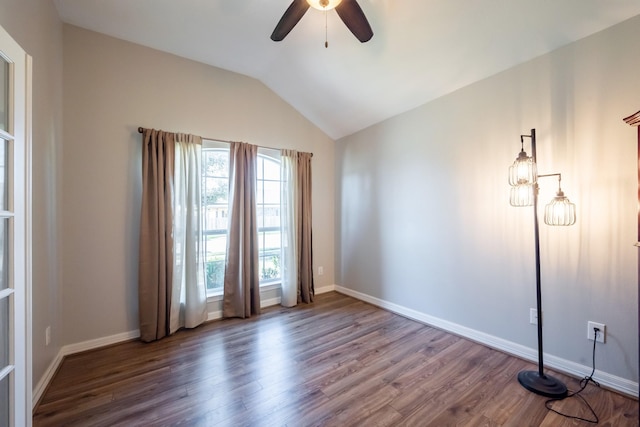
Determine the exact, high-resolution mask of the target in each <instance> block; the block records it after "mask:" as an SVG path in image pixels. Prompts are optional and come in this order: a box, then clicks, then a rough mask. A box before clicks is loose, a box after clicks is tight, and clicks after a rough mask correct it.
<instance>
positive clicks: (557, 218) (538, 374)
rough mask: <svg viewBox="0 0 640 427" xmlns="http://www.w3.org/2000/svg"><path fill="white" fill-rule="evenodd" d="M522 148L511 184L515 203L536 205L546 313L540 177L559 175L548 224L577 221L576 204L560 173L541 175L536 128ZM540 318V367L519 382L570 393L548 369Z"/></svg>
mask: <svg viewBox="0 0 640 427" xmlns="http://www.w3.org/2000/svg"><path fill="white" fill-rule="evenodd" d="M524 138H531V157H529V156H528V155H527V153H526V152H525V151H524ZM520 144H521V149H520V153H519V154H518V157H517V158H516V160H515V162H514V163H513V165H511V167H510V168H509V184H510V185H511V191H510V194H509V203H510V204H511V206H518V207H521V206H533V219H534V223H533V227H534V228H533V230H534V240H535V262H536V300H537V301H536V302H537V305H536V307H537V308H536V309H537V312H538V313H542V287H541V280H540V231H539V224H538V190H539V187H538V179H539V178H543V177H549V176H557V177H558V192H557V193H556V196H555V197H554V198H553V200H552V201H551V202H550V203H549V204H548V205H547V206H546V207H545V215H544V222H545V224H548V225H573V224H575V222H576V206H575V205H574V204H573V203H571V202H570V201H569V199H567V197H565V195H564V192H563V191H562V189H561V187H560V181H561V178H562V177H561V175H560V174H559V173H553V174H545V175H539V174H538V172H537V166H536V130H535V129H531V135H520ZM539 319H540V320H539V321H538V370H537V371H521V372H519V373H518V382H520V384H521V385H522V386H523V387H524V388H526V389H527V390H529V391H531V392H533V393H536V394H540V395H542V396H546V397H550V398H562V397H565V396H566V395H567V386H565V385H564V384H563V383H562V381H560V380H558V379H557V378H554V377H552V376H551V375H547V374H545V373H544V361H543V358H542V355H543V351H542V321H541V317H539Z"/></svg>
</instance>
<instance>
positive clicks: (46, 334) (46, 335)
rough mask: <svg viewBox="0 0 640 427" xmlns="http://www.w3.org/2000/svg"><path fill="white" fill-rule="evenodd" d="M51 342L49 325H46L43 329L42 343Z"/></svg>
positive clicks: (47, 343)
mask: <svg viewBox="0 0 640 427" xmlns="http://www.w3.org/2000/svg"><path fill="white" fill-rule="evenodd" d="M49 344H51V326H47V328H46V329H45V330H44V345H45V346H46V345H49Z"/></svg>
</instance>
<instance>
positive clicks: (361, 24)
mask: <svg viewBox="0 0 640 427" xmlns="http://www.w3.org/2000/svg"><path fill="white" fill-rule="evenodd" d="M336 12H337V13H338V16H339V17H340V19H342V22H344V25H346V26H347V28H349V30H351V32H352V33H353V35H354V36H356V38H357V39H358V40H360V41H361V42H362V43H364V42H367V41H369V40H371V37H373V30H372V29H371V26H370V25H369V21H367V17H366V16H364V12H363V11H362V9H361V8H360V5H359V4H358V2H357V1H356V0H342V2H341V3H340V4H339V5H338V6H336Z"/></svg>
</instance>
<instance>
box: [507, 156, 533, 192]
mask: <svg viewBox="0 0 640 427" xmlns="http://www.w3.org/2000/svg"><path fill="white" fill-rule="evenodd" d="M537 177H538V171H537V168H536V162H534V161H533V158H532V157H529V156H527V153H525V151H524V150H520V154H518V157H517V158H516V160H515V162H513V164H512V165H511V166H510V167H509V184H510V185H511V186H516V185H522V184H535V183H536V182H537Z"/></svg>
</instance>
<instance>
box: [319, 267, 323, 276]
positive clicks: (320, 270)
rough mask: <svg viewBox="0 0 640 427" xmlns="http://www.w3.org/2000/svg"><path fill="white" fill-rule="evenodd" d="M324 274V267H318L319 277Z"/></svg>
mask: <svg viewBox="0 0 640 427" xmlns="http://www.w3.org/2000/svg"><path fill="white" fill-rule="evenodd" d="M323 274H324V267H318V276H322V275H323Z"/></svg>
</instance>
